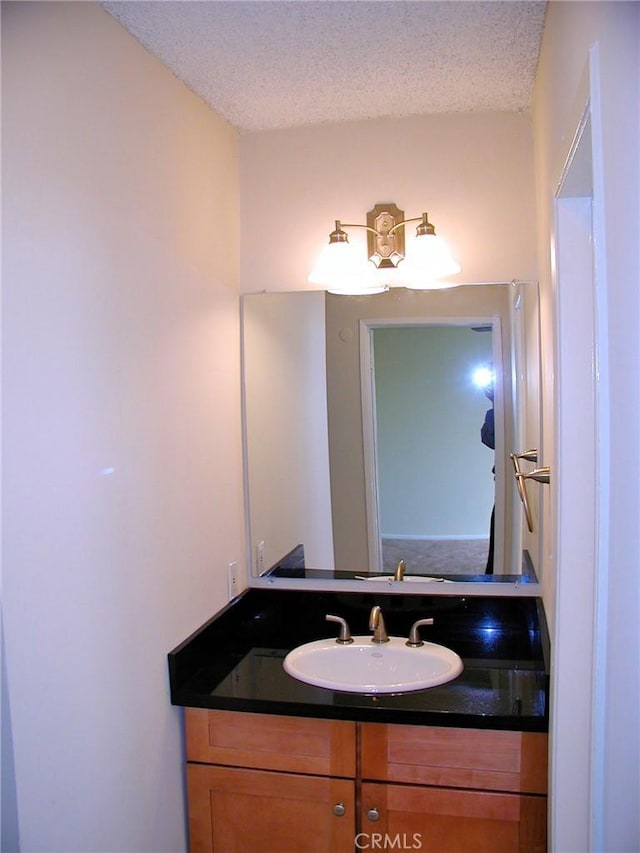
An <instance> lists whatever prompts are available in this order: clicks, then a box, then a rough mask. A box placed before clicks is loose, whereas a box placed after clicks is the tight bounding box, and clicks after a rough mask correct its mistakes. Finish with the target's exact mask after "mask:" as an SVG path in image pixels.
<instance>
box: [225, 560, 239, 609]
mask: <svg viewBox="0 0 640 853" xmlns="http://www.w3.org/2000/svg"><path fill="white" fill-rule="evenodd" d="M227 571H228V574H227V581H228V590H229V601H231V600H232V599H234V598H236V596H238V595H240V583H239V581H238V563H237V562H236V561H235V560H234V561H233V562H232V563H229V568H228V570H227Z"/></svg>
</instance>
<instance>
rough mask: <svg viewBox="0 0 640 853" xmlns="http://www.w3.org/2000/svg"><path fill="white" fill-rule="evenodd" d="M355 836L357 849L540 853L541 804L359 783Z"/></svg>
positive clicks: (493, 795)
mask: <svg viewBox="0 0 640 853" xmlns="http://www.w3.org/2000/svg"><path fill="white" fill-rule="evenodd" d="M361 832H362V833H363V834H362V835H361V836H359V837H358V839H357V840H358V843H359V846H360V847H361V848H362V849H367V848H366V844H367V843H368V844H369V847H370V848H371V849H375V844H376V843H377V844H378V849H394V845H395V849H408V850H411V849H413V850H421V851H423V853H544V851H545V850H546V798H545V797H536V796H524V795H519V794H498V793H494V792H487V791H465V790H453V789H446V788H428V787H418V786H413V785H381V784H376V783H372V782H371V783H364V784H363V786H362V813H361ZM376 833H377V835H376ZM385 844H386V848H385Z"/></svg>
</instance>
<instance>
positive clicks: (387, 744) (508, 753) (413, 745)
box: [362, 723, 547, 794]
mask: <svg viewBox="0 0 640 853" xmlns="http://www.w3.org/2000/svg"><path fill="white" fill-rule="evenodd" d="M362 777H363V779H376V780H381V781H389V782H409V783H416V784H421V785H439V786H445V787H451V788H458V787H460V788H481V789H487V790H492V791H520V792H523V793H524V792H526V793H530V794H544V793H546V791H547V735H546V734H539V733H535V732H510V731H491V730H486V731H485V730H477V729H457V728H439V727H425V726H400V725H383V724H377V723H365V724H363V725H362Z"/></svg>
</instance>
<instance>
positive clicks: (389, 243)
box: [308, 203, 461, 296]
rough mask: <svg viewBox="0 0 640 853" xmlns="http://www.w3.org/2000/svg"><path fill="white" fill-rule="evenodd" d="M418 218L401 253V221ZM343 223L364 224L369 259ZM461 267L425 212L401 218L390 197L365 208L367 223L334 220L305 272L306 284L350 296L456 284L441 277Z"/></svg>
mask: <svg viewBox="0 0 640 853" xmlns="http://www.w3.org/2000/svg"><path fill="white" fill-rule="evenodd" d="M409 222H418V223H419V224H418V226H417V228H416V235H415V237H414V238H413V239H412V240H410V241H409V247H408V250H407V252H406V256H405V245H404V226H405V225H406V224H407V223H409ZM345 228H364V229H366V230H367V250H368V252H367V253H368V259H367V260H365V259H364V257H363V256H362V255H361V254H360V251H359V249H358V248H357V247H356V246H352V245H351V243H349V236H348V234H347V232H346V231H345V230H344V229H345ZM460 271H461V266H460V264H459V263H458V262H457V261H456V260H455V259H454V257H453V255H452V254H451V250H450V249H449V247H448V246H447V244H446V243H445V242H444V240H443V239H442V238H441V237H439V236H438V235H437V234H436V231H435V228H434V226H433V224H432V223H431V222H429V217H428V214H426V213H423V214H422V216H419V217H413V218H411V219H405V218H404V211H402V210H400V209H399V208H398V207H396V205H395V204H393V203H380V204H377V205H376V206H375V207H374V208H373V209H372V210H370V211H369V212H368V213H367V224H366V225H360V224H357V223H341V222H340V220H337V219H336V221H335V229H334V230H333V231H332V232H331V233H330V234H329V242H328V243H327V244H326V245H325V246H324V247H323V249H322V251H321V252H320V254H319V255H318V259H317V261H316V265H315V267H314V268H313V270H312V272H311V273H310V275H309V279H308V280H309V282H310V283H311V284H317V285H321V286H322V287H323V288H326V289H327V290H328V291H329V292H330V293H334V294H338V295H345V296H353V295H369V294H376V293H382V292H384V291H385V290H388V288H389V287H408V288H411V289H414V290H440V289H443V288H448V287H455V284H452V283H451V282H443V281H442V280H441V279H442V278H444V277H446V276H449V275H455V274H456V273H459V272H460Z"/></svg>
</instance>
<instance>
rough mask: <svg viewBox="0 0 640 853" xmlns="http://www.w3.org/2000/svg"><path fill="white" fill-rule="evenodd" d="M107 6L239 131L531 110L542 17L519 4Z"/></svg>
mask: <svg viewBox="0 0 640 853" xmlns="http://www.w3.org/2000/svg"><path fill="white" fill-rule="evenodd" d="M102 5H103V7H104V8H105V9H106V10H107V11H108V12H109V13H110V14H111V15H113V17H114V18H116V19H117V20H118V21H120V23H122V24H123V26H125V27H126V28H127V29H128V30H129V31H130V32H131V33H132V34H133V35H134V36H135V37H136V38H137V39H138V40H139V41H140V42H141V43H142V44H143V45H144V46H145V47H146V48H147V49H148V50H149V51H150V53H152V54H153V55H154V56H157V57H158V58H159V59H160V61H161V62H162V63H163V64H164V65H166V66H167V68H169V69H170V70H171V71H172V72H173V73H174V74H175V75H176V77H178V78H179V79H180V80H182V81H184V83H186V85H187V86H189V88H190V89H192V90H193V91H194V92H196V93H197V94H198V95H200V96H201V97H202V98H203V99H204V100H205V101H206V102H207V103H208V104H209V105H210V106H211V107H212V109H214V110H215V111H216V112H217V113H219V114H220V115H222V116H223V117H224V118H226V119H227V120H228V121H229V122H230V123H231V124H233V125H234V126H235V127H237V128H238V129H239V130H241V131H256V130H264V129H268V128H278V127H292V126H296V125H305V124H320V123H323V122H337V121H348V120H353V119H365V118H378V117H381V116H394V117H397V116H406V115H419V114H424V113H441V112H476V111H487V110H527V109H529V107H530V104H531V96H532V90H533V81H534V76H535V71H536V65H537V61H538V51H539V48H540V40H541V37H542V30H543V26H544V13H545V7H546V3H545V2H522V0H510V2H500V0H493V2H481V0H470V2H467V0H447V2H439V0H411V1H410V2H405V0H320V2H316V0H269V2H264V0H204V2H190V0H134V2H128V1H126V2H105V3H103V4H102Z"/></svg>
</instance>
